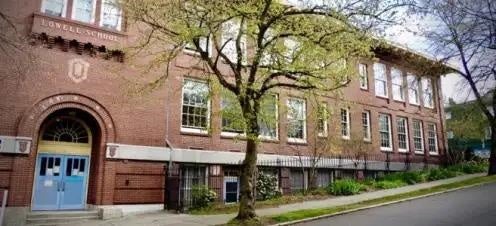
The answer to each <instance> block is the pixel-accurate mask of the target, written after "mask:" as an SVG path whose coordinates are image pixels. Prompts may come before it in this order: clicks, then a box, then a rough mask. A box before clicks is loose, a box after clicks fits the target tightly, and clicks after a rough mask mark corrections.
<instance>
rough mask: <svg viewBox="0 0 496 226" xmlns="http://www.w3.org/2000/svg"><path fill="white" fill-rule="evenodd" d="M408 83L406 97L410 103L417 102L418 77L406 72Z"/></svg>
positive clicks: (418, 101)
mask: <svg viewBox="0 0 496 226" xmlns="http://www.w3.org/2000/svg"><path fill="white" fill-rule="evenodd" d="M407 81H408V82H407V83H408V84H407V85H408V99H409V101H410V103H411V104H419V103H420V100H419V85H418V79H417V77H416V76H415V75H412V74H408V76H407Z"/></svg>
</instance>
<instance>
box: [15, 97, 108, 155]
mask: <svg viewBox="0 0 496 226" xmlns="http://www.w3.org/2000/svg"><path fill="white" fill-rule="evenodd" d="M64 108H76V109H80V110H82V111H85V112H87V113H88V114H90V115H91V116H93V117H94V118H95V120H96V121H97V123H98V125H99V126H100V129H101V136H102V138H103V140H105V143H114V142H115V137H116V132H115V126H114V122H113V120H112V118H111V116H110V114H109V113H108V111H107V110H106V109H105V108H104V107H103V105H101V104H100V103H98V102H97V101H96V100H93V99H91V98H89V97H87V96H83V95H81V94H76V93H63V94H56V95H52V96H49V97H46V98H44V99H42V100H40V101H38V102H37V103H36V104H34V105H33V106H31V108H29V110H28V111H27V112H26V113H25V114H24V115H23V117H22V118H21V120H20V121H19V123H18V126H17V136H18V137H30V138H33V139H32V141H33V142H36V141H37V138H38V135H39V130H40V127H41V125H42V123H43V122H44V120H45V119H46V118H47V117H48V116H49V115H50V114H52V113H53V112H55V111H57V110H61V109H64ZM31 147H32V148H33V147H36V145H32V146H31Z"/></svg>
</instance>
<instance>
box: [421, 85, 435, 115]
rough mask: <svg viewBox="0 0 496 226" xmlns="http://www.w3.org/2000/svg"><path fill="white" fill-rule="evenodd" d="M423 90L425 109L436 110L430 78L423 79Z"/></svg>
mask: <svg viewBox="0 0 496 226" xmlns="http://www.w3.org/2000/svg"><path fill="white" fill-rule="evenodd" d="M422 88H423V91H424V92H423V97H424V99H423V101H424V107H427V108H434V99H433V92H432V80H431V79H429V78H422Z"/></svg>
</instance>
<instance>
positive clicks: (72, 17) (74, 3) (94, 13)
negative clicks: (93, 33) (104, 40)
mask: <svg viewBox="0 0 496 226" xmlns="http://www.w3.org/2000/svg"><path fill="white" fill-rule="evenodd" d="M77 1H79V0H73V2H72V11H71V12H72V13H71V19H72V20H75V21H79V22H81V23H89V24H93V23H95V15H96V2H97V0H92V2H93V10H92V11H91V19H90V22H87V21H80V20H78V19H76V13H75V12H76V2H77Z"/></svg>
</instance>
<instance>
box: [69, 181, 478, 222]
mask: <svg viewBox="0 0 496 226" xmlns="http://www.w3.org/2000/svg"><path fill="white" fill-rule="evenodd" d="M483 175H485V174H471V175H463V176H459V177H454V178H450V179H445V180H439V181H433V182H428V183H422V184H415V185H410V186H405V187H400V188H394V189H387V190H380V191H374V192H368V193H363V194H359V195H353V196H341V197H333V198H329V199H324V200H316V201H307V202H300V203H294V204H287V205H282V206H279V207H274V208H265V209H258V210H257V214H258V215H260V216H267V215H275V214H281V213H285V212H290V211H295V210H302V209H314V208H323V207H334V206H341V205H347V204H352V203H357V202H361V201H366V200H370V199H376V198H381V197H385V196H390V195H396V194H401V193H406V192H411V191H416V190H419V189H423V188H430V187H435V186H438V185H443V184H449V183H453V182H457V181H462V180H466V179H469V178H474V177H480V176H483ZM234 216H235V214H219V215H188V214H172V213H166V212H155V213H148V214H141V215H135V216H127V217H124V218H119V219H112V220H106V221H103V220H94V221H84V222H81V223H80V224H71V225H81V226H82V225H95V226H96V225H98V226H110V225H119V226H121V225H122V226H128V225H129V226H130V225H149V226H159V225H160V226H169V225H170V226H173V225H174V226H200V225H218V224H223V223H226V222H227V221H229V220H230V219H232V218H233V217H234Z"/></svg>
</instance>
